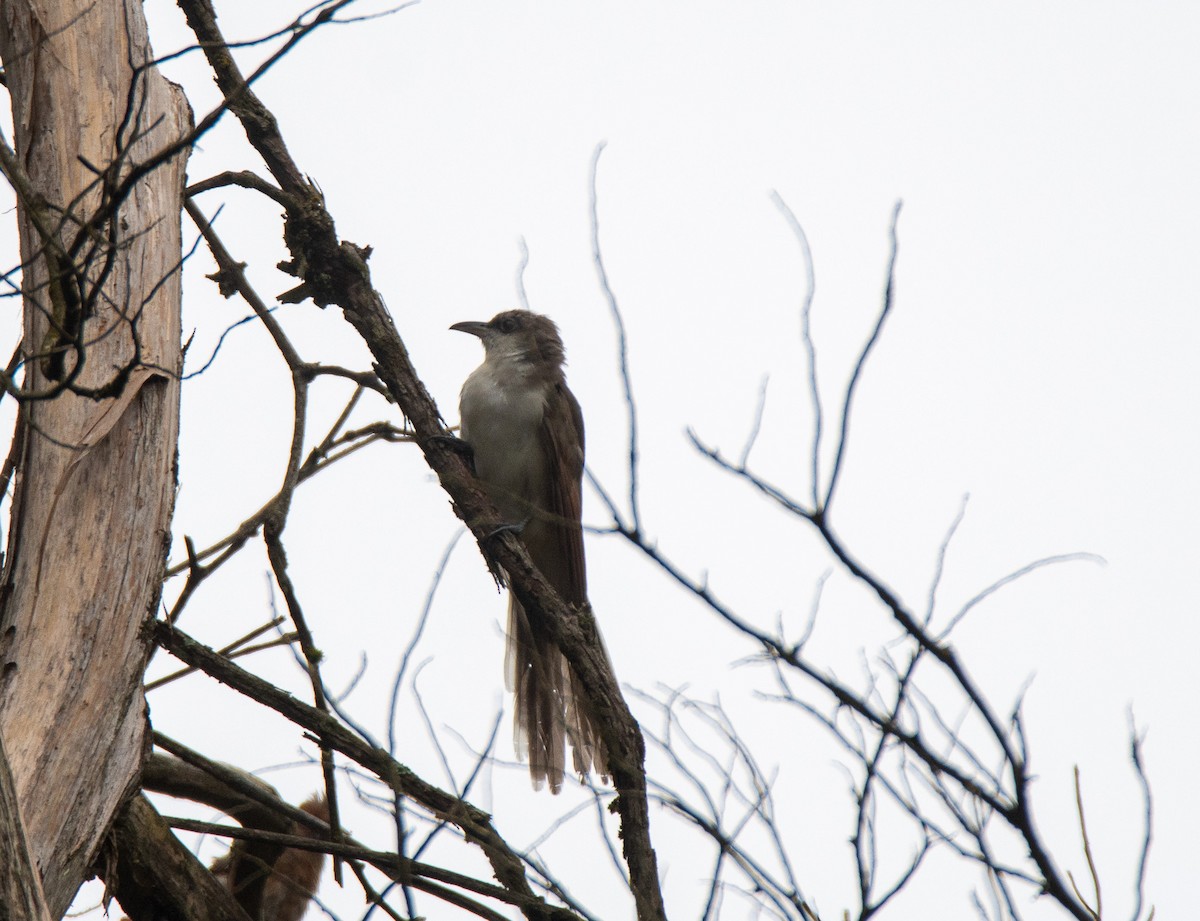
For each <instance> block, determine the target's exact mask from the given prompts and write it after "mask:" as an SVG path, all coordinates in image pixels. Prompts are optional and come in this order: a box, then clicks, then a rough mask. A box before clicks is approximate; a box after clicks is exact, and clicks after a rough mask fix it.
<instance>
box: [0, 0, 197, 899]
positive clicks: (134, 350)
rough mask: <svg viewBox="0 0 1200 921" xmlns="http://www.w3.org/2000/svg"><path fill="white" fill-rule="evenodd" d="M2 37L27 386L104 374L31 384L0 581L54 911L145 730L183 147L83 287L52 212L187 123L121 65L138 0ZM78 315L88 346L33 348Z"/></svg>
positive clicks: (78, 218)
mask: <svg viewBox="0 0 1200 921" xmlns="http://www.w3.org/2000/svg"><path fill="white" fill-rule="evenodd" d="M0 56H2V57H3V61H4V67H5V73H6V77H7V85H8V90H9V93H10V95H11V97H12V105H13V124H14V130H15V147H16V153H17V158H16V165H15V166H14V167H13V168H12V169H14V170H18V171H21V172H23V173H24V174H25V176H26V177H27V178H28V180H29V186H30V187H31V188H32V190H33V192H34V193H35V194H34V197H31V196H28V195H24V196H21V198H22V200H21V201H20V205H21V207H20V209H19V212H20V225H21V256H22V260H23V262H24V263H25V270H24V273H23V280H22V287H23V293H24V295H25V339H24V341H25V344H26V346H25V349H26V355H27V356H30V355H31V353H32V355H33V357H32V358H31V359H30V360H29V361H28V362H27V364H26V366H25V372H26V373H25V378H24V380H23V381H22V387H23V388H24V390H26V391H39V390H41V391H45V390H46V389H47V388H48V387H52V386H53V385H54V381H53V380H52V379H51V378H53V377H55V376H58V377H61V376H62V375H63V374H70V373H71V372H72V371H73V370H74V369H76V368H78V371H79V374H78V377H77V379H76V383H77V384H78V385H80V386H81V387H88V388H100V389H103V388H106V387H108V389H109V390H110V391H112V393H113V395H111V396H108V397H107V398H105V399H99V400H97V399H93V398H91V397H88V396H80V395H78V394H74V393H70V392H64V393H61V394H59V395H58V396H57V397H55V398H54V399H51V400H44V401H34V402H26V403H25V404H24V405H23V411H24V412H26V413H27V414H28V416H27V418H28V421H29V427H28V437H27V439H26V443H25V447H24V451H23V453H22V456H21V460H20V467H19V471H18V479H17V485H16V492H15V495H14V502H13V520H12V527H11V529H10V534H9V546H8V553H7V558H6V565H5V571H4V574H3V585H2V589H0V628H2V629H3V633H0V658H2V659H3V661H2V662H0V668H2V669H3V671H2V674H3V677H2V678H0V735H2V736H3V738H4V742H5V745H6V747H7V750H8V754H9V759H10V762H11V764H12V772H13V776H14V779H15V785H16V792H17V796H18V798H19V801H20V805H21V813H22V815H23V818H24V823H25V830H26V832H27V835H28V840H29V844H30V847H31V849H32V851H33V856H34V858H35V860H36V863H37V865H38V866H40V867H41V870H42V882H43V886H44V890H45V894H46V902H47V905H48V906H49V909H50V912H51V914H52V915H53V916H55V917H58V916H60V915H61V914H62V913H63V911H64V910H65V909H66V907H67V906H68V905H69V904H70V901H71V899H72V898H73V896H74V894H75V891H76V890H77V888H78V886H79V884H80V882H81V881H82V880H83V879H84V878H85V876H86V874H87V870H88V867H89V866H90V864H91V861H92V859H93V856H94V855H95V853H96V850H97V846H98V843H99V841H100V840H101V838H102V836H103V835H104V834H105V832H106V830H107V828H108V826H109V824H110V822H111V821H112V818H113V816H114V814H115V813H116V811H117V809H118V807H119V806H120V805H121V803H122V801H123V800H125V799H126V797H127V794H128V793H129V792H130V790H131V787H132V785H133V784H134V783H135V780H136V777H137V772H138V768H139V765H140V763H141V760H142V757H143V754H144V750H145V744H146V738H145V737H146V719H145V704H144V698H143V695H142V693H141V676H142V671H143V668H144V665H145V661H146V655H147V648H146V645H145V642H144V639H143V634H142V633H141V632H140V628H141V627H142V625H143V623H144V622H145V620H146V619H147V618H148V617H151V616H152V615H153V612H154V609H155V607H156V605H157V603H158V598H159V593H160V589H161V578H162V573H163V566H164V562H165V554H166V549H167V544H168V541H169V533H170V530H169V529H170V519H171V512H172V508H173V501H174V490H175V451H176V440H177V434H178V424H179V382H178V377H177V374H178V370H179V365H180V350H179V299H180V289H179V273H178V266H179V260H180V252H181V247H180V223H179V212H180V198H181V192H182V187H183V170H184V165H185V155H183V154H181V155H180V156H177V157H175V158H173V159H172V160H170V161H169V162H168V163H166V164H165V165H163V166H162V167H160V168H158V169H156V170H154V171H153V172H151V173H149V174H148V175H146V176H145V177H144V178H142V179H140V180H139V181H138V183H137V184H136V185H135V186H134V187H133V189H132V191H131V192H130V193H129V194H128V196H127V197H124V198H123V199H122V200H121V201H120V207H119V210H117V212H116V217H115V219H114V220H112V221H101V222H97V223H96V224H95V227H94V232H92V233H89V234H88V235H87V240H86V245H85V247H84V248H83V250H82V251H81V252H80V253H79V254H78V255H79V258H82V257H83V256H84V255H86V254H87V252H88V250H89V248H90V249H91V260H90V262H89V264H88V268H87V270H86V273H84V276H82V277H83V278H84V285H83V289H84V294H85V295H86V293H87V287H88V286H89V285H95V284H96V283H98V282H100V281H101V280H102V281H103V289H102V292H103V293H102V295H101V296H100V297H98V298H96V299H95V300H94V302H93V303H91V305H90V307H89V302H88V299H87V298H86V296H85V297H84V298H83V299H82V300H81V299H80V298H79V297H78V294H79V291H78V289H79V285H78V284H77V282H78V281H79V280H80V279H79V278H71V277H70V276H69V273H64V271H63V268H64V266H63V264H62V260H61V257H55V256H54V254H53V250H54V249H55V248H56V247H47V246H46V245H45V243H46V241H45V237H44V232H45V228H46V227H47V226H49V227H52V228H55V231H54V235H55V236H56V237H57V239H58V244H59V247H62V246H64V245H65V246H69V241H70V240H71V238H72V237H75V236H76V235H77V234H78V231H79V228H80V226H81V225H82V224H83V223H85V222H87V221H89V220H91V219H92V217H93V215H94V213H95V212H96V209H97V208H98V207H99V206H100V205H101V202H102V194H101V183H99V182H97V176H96V173H95V172H93V171H92V169H89V167H88V166H87V165H85V161H86V164H91V166H92V167H94V168H97V169H100V170H106V169H107V168H108V167H109V166H110V165H111V164H114V163H117V164H118V166H117V167H116V168H114V169H112V170H111V171H109V175H108V180H107V181H108V187H109V188H110V189H111V188H113V187H115V186H116V185H117V184H118V183H119V181H120V177H121V176H122V175H128V173H129V170H130V169H131V168H132V167H133V166H134V165H135V164H136V163H138V162H140V161H143V160H145V159H146V158H147V157H148V156H149V155H150V154H151V153H153V152H156V151H158V150H161V149H162V148H164V147H165V146H166V145H168V144H170V143H171V142H173V141H175V140H176V139H178V138H179V137H181V136H182V135H183V134H184V133H185V131H186V130H187V127H188V124H189V122H190V111H189V109H188V106H187V104H186V102H185V100H184V99H183V96H182V94H181V93H180V92H179V90H178V88H176V87H174V86H173V85H171V84H170V83H168V82H167V81H166V80H165V79H164V78H163V77H162V76H161V75H160V74H159V73H158V72H157V70H154V69H153V68H151V69H147V70H145V71H139V72H135V70H134V69H133V68H132V67H131V62H133V63H134V64H139V63H141V62H144V61H147V60H149V59H150V58H151V52H150V49H149V43H148V39H147V35H146V25H145V20H144V18H143V15H142V8H141V3H140V2H135V0H134V2H130V0H125V2H123V0H5V2H3V3H0ZM127 107H130V108H131V109H132V111H129V112H127ZM10 178H11V177H10ZM14 185H16V183H14ZM39 199H40V203H39ZM68 208H69V209H70V211H69V214H68V215H67V217H66V219H64V218H63V215H64V212H65V211H66V209H68ZM39 224H40V225H41V230H39V229H38V225H39ZM48 252H50V255H49V256H48V255H47V253H48ZM59 252H60V254H61V249H60V250H59ZM48 266H49V268H48ZM67 267H69V263H68V266H67ZM72 285H74V287H72ZM72 310H74V312H75V316H74V317H72V313H71V312H72ZM52 317H53V318H54V319H53V320H52V319H51V318H52ZM76 331H79V333H80V335H79V336H78V339H79V341H81V342H83V343H84V345H83V349H82V352H79V351H73V350H62V349H59V350H58V351H57V353H56V354H55V355H50V356H48V357H46V356H44V355H43V356H42V357H39V356H38V354H37V353H38V352H43V353H44V352H45V351H46V350H48V349H52V348H53V346H55V345H56V344H61V343H62V342H65V341H68V340H70V339H71V338H72V337H73V336H74V335H75V332H76ZM81 354H82V362H83V363H82V365H79V364H78V363H79V361H80V355H81ZM139 356H140V360H135V359H136V358H138V357H139ZM56 363H57V368H56V367H55V365H56ZM122 368H124V369H126V371H127V373H126V374H124V375H121V374H118V371H119V369H122ZM48 375H49V377H48Z"/></svg>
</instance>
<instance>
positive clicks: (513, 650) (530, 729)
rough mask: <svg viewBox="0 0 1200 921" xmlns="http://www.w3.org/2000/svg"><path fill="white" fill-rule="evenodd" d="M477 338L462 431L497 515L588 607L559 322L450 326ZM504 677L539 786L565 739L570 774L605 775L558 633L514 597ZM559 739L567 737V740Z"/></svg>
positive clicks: (579, 437) (578, 417)
mask: <svg viewBox="0 0 1200 921" xmlns="http://www.w3.org/2000/svg"><path fill="white" fill-rule="evenodd" d="M450 328H451V329H454V330H458V331H459V332H464V333H469V334H470V335H472V336H478V337H479V340H480V341H481V342H482V343H483V350H484V358H483V364H481V365H480V366H479V367H478V368H476V369H475V370H474V371H473V372H472V373H471V375H470V377H468V378H467V380H466V383H464V384H463V388H462V395H461V397H460V399H459V413H460V416H461V419H462V429H461V434H462V439H463V441H465V442H466V443H467V444H468V445H469V446H470V447H471V449H472V452H473V454H474V460H475V472H476V473H477V474H478V476H479V478H480V479H481V480H482V481H483V483H484V484H485V485H486V487H487V489H488V493H489V495H490V497H491V499H492V501H493V502H494V503H495V504H496V508H497V509H498V510H499V512H500V514H501V516H502V517H503V518H504V519H505V521H506V522H509V523H511V524H513V525H515V526H517V527H518V528H519V533H520V536H521V539H522V540H523V541H524V542H525V546H526V547H527V548H528V550H529V556H530V557H531V558H532V560H533V562H534V564H535V565H536V566H537V568H538V569H539V570H540V571H541V573H542V575H543V576H545V577H546V579H547V580H548V581H549V582H550V584H551V585H553V586H554V588H555V589H556V590H557V591H558V593H559V594H560V595H562V597H563V600H564V601H566V602H567V603H568V604H574V605H580V606H582V605H586V604H587V572H586V567H585V564H584V557H583V527H582V524H581V501H582V480H583V416H582V414H581V413H580V410H579V402H578V401H577V400H576V399H575V396H574V395H573V394H572V393H571V391H570V390H569V389H568V388H567V383H566V379H565V377H564V375H563V364H564V353H563V344H562V339H560V338H559V335H558V327H556V326H555V325H554V322H553V321H552V320H550V319H549V318H548V317H544V316H541V315H539V314H536V313H531V312H529V311H528V310H508V311H505V312H504V313H500V314H497V315H496V316H495V317H493V318H492V319H491V320H490V321H488V322H487V323H480V322H469V323H455V324H454V325H453V326H451V327H450ZM505 671H506V680H507V683H508V687H509V690H511V691H512V692H513V695H514V708H515V720H514V727H513V738H514V744H515V746H516V749H517V753H518V755H523V756H526V757H528V759H529V773H530V776H531V777H532V779H533V785H534V787H535V788H540V787H541V785H542V783H543V782H548V783H549V784H550V790H551V791H552V792H554V793H557V792H558V791H559V790H560V789H561V788H562V776H563V760H564V741H565V739H570V741H571V749H572V754H573V760H574V765H575V770H576V771H578V772H579V773H580V774H585V773H587V772H588V771H589V770H590V769H592V767H593V766H594V767H595V769H596V770H597V771H598V772H599V773H601V774H606V773H607V771H608V766H607V761H606V758H605V752H604V746H603V744H602V743H601V741H600V734H599V732H598V731H597V729H596V726H595V723H594V721H593V718H592V708H591V701H590V699H589V697H588V695H587V690H586V688H584V687H583V684H582V682H581V681H580V680H579V677H578V675H576V674H575V672H574V670H573V669H572V668H571V667H570V665H569V664H568V663H567V661H566V659H565V658H564V656H563V654H562V652H561V651H559V648H558V646H557V645H556V644H555V642H554V640H553V639H551V638H550V636H549V635H548V634H547V633H546V631H545V630H544V629H539V625H537V624H536V622H534V623H531V621H530V618H529V617H528V615H527V614H526V612H525V609H524V608H522V607H521V603H520V602H519V601H517V598H516V595H514V594H512V593H511V592H510V593H509V601H508V648H507V652H506V654H505ZM564 737H565V738H564Z"/></svg>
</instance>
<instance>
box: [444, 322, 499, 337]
mask: <svg viewBox="0 0 1200 921" xmlns="http://www.w3.org/2000/svg"><path fill="white" fill-rule="evenodd" d="M450 328H451V329H455V330H458V331H459V332H460V333H467V334H468V335H471V336H478V337H479V338H481V339H482V338H483V336H484V334H485V333H487V332H489V331H490V330H491V327H490V326H488V325H487V324H486V323H480V322H479V321H478V320H467V321H466V322H465V323H455V324H454V325H453V326H451V327H450Z"/></svg>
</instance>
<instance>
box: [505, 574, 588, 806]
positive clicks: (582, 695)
mask: <svg viewBox="0 0 1200 921" xmlns="http://www.w3.org/2000/svg"><path fill="white" fill-rule="evenodd" d="M606 655H607V652H606ZM505 676H506V679H507V683H508V688H509V690H510V691H512V692H513V698H514V704H513V705H514V709H515V718H514V720H513V744H514V747H515V748H516V750H517V754H518V755H519V756H522V757H525V758H527V759H528V761H529V776H530V778H531V779H532V781H533V786H534V788H535V789H539V790H540V789H541V787H542V784H543V783H548V784H549V785H550V792H552V793H558V792H559V791H560V790H561V789H562V778H563V766H564V761H565V742H566V740H567V739H570V741H571V750H572V761H573V763H574V767H575V770H576V771H577V772H578V773H579V774H581V775H582V774H586V773H588V772H589V771H591V770H593V769H595V770H596V771H597V772H598V773H600V774H601V775H603V776H604V779H606V780H607V775H608V758H607V754H606V752H605V749H604V743H603V742H602V741H601V739H600V733H599V731H598V730H597V727H596V723H595V719H594V718H593V715H592V707H591V701H590V698H589V696H588V693H587V689H586V688H585V687H584V685H583V682H582V681H581V680H580V679H579V676H578V675H576V674H575V672H574V670H573V669H572V668H571V667H570V665H569V664H568V663H567V660H566V658H565V657H564V656H563V654H562V652H560V651H559V648H558V646H557V645H556V644H555V642H554V640H552V639H551V638H550V637H549V636H548V635H547V634H546V633H545V631H543V630H538V629H535V628H534V627H533V625H532V623H531V621H530V618H529V616H528V615H527V614H526V612H525V609H524V608H523V607H522V606H521V604H520V602H518V601H517V599H516V598H515V597H513V596H511V595H510V596H509V603H508V647H507V650H506V653H505Z"/></svg>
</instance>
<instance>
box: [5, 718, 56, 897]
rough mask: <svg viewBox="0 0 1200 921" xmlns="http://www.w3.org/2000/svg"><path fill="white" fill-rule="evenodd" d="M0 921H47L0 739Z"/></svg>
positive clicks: (39, 881)
mask: <svg viewBox="0 0 1200 921" xmlns="http://www.w3.org/2000/svg"><path fill="white" fill-rule="evenodd" d="M0 921H50V913H49V912H48V911H47V910H46V899H45V896H44V895H43V894H42V880H41V877H40V876H39V875H38V872H37V867H36V866H35V865H34V863H33V857H32V856H31V855H30V853H29V845H28V842H27V841H26V840H25V827H24V825H23V824H22V822H21V810H20V807H19V806H18V805H17V791H16V789H15V788H14V787H13V779H12V772H11V771H10V770H9V766H8V758H7V756H6V755H5V753H4V740H3V739H0Z"/></svg>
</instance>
